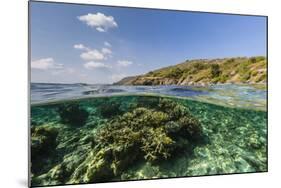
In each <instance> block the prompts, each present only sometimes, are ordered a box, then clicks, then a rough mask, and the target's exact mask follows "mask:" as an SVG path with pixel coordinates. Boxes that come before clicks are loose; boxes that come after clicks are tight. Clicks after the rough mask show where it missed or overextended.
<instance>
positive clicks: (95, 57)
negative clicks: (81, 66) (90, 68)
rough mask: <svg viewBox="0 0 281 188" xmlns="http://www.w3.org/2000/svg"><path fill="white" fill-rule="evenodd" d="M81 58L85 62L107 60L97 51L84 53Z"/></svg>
mask: <svg viewBox="0 0 281 188" xmlns="http://www.w3.org/2000/svg"><path fill="white" fill-rule="evenodd" d="M80 57H81V58H82V59H83V60H85V61H102V60H105V59H106V57H105V55H104V54H103V53H102V52H100V51H98V50H95V49H93V50H89V51H87V52H83V53H82V54H81V55H80Z"/></svg>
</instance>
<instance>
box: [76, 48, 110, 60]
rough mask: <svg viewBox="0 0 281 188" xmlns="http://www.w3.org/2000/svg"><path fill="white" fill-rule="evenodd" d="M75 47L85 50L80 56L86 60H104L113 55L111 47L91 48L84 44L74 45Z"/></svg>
mask: <svg viewBox="0 0 281 188" xmlns="http://www.w3.org/2000/svg"><path fill="white" fill-rule="evenodd" d="M73 47H74V48H75V49H79V50H84V52H83V53H82V54H81V55H80V57H81V58H82V59H83V60H84V61H103V60H106V59H107V58H108V57H111V54H112V51H111V50H110V49H109V48H102V49H101V50H97V49H91V48H89V47H87V46H84V45H83V44H75V45H73Z"/></svg>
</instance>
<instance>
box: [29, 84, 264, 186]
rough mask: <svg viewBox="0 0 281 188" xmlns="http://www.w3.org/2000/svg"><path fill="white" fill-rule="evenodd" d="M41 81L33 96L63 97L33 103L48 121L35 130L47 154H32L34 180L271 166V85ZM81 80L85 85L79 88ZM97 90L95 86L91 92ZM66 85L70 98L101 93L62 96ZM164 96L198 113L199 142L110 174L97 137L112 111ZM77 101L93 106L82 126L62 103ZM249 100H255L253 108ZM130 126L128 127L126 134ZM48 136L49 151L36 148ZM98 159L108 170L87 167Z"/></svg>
mask: <svg viewBox="0 0 281 188" xmlns="http://www.w3.org/2000/svg"><path fill="white" fill-rule="evenodd" d="M40 87H41V86H40ZM40 87H37V88H36V89H37V91H36V92H37V93H36V92H34V91H32V94H33V95H32V96H33V98H32V101H33V102H34V101H36V100H34V96H37V101H40V102H44V101H50V100H56V102H51V103H48V102H47V103H46V102H44V103H36V104H35V103H34V104H33V105H32V107H31V124H32V130H33V129H35V128H36V127H37V128H44V129H45V132H44V131H43V133H42V130H41V129H39V130H40V131H37V133H36V131H35V132H34V131H32V139H33V140H34V144H33V145H32V148H33V149H32V150H33V151H36V154H37V155H38V156H39V159H40V160H39V162H38V161H37V158H38V157H36V155H35V157H33V160H32V161H33V162H32V163H33V165H32V166H33V168H32V173H33V176H32V182H33V185H55V184H69V183H79V182H84V183H85V182H100V181H116V180H118V181H119V180H132V179H151V178H161V177H179V176H198V175H212V174H229V173H243V172H263V171H267V112H266V111H265V100H266V99H265V98H266V93H265V91H264V90H260V89H255V88H254V87H252V86H238V85H223V86H211V87H210V88H207V89H206V88H193V87H176V86H169V87H167V86H163V87H126V86H124V87H123V86H122V87H120V86H84V85H80V86H77V85H71V86H69V85H67V86H61V85H60V86H55V87H56V88H55V89H54V87H53V86H51V87H49V86H47V85H44V87H43V89H42V87H41V88H40ZM76 87H78V88H79V89H75V88H76ZM85 87H86V88H85ZM89 87H90V88H89ZM39 88H40V89H39ZM94 88H95V89H94ZM33 89H34V88H33ZM40 90H41V91H40ZM93 90H94V91H95V92H93V93H90V94H89V93H88V92H92V91H93ZM117 90H118V92H116V93H121V94H122V95H120V96H119V95H118V96H117V95H116V93H114V91H117ZM121 90H122V91H121ZM123 90H125V92H123ZM39 91H40V92H41V93H40V94H39ZM128 91H130V92H128ZM139 91H142V92H144V91H145V92H147V91H150V92H151V93H154V94H155V95H154V96H145V95H144V94H145V93H139ZM85 92H86V94H85ZM47 93H49V94H51V95H52V97H50V95H48V94H47ZM54 93H55V94H54ZM63 93H68V94H67V96H69V98H79V96H82V95H83V93H84V95H86V96H95V97H92V98H85V99H81V98H79V99H75V100H67V101H65V100H59V99H60V97H63ZM74 93H75V94H74ZM81 93H82V94H81ZM113 93H114V94H113ZM45 94H47V96H46V95H45ZM135 94H138V95H135ZM158 94H159V95H158ZM160 94H161V96H160ZM74 95H76V96H74ZM115 95H116V96H115ZM162 95H166V96H169V97H163V96H162ZM40 96H41V98H40ZM39 98H40V100H39ZM162 99H167V100H169V101H170V102H169V103H176V104H177V105H179V106H183V107H184V108H186V109H188V111H189V112H190V114H191V115H192V116H193V117H194V118H196V119H197V120H198V121H199V123H200V126H201V127H202V137H200V142H199V143H197V142H195V141H193V140H192V139H188V142H187V143H185V144H186V145H184V147H183V148H181V149H177V150H175V151H173V152H171V157H169V158H168V159H166V160H161V161H160V162H159V161H158V162H151V161H147V160H144V158H143V157H140V158H137V159H136V160H134V161H133V163H130V164H129V163H128V164H127V163H126V164H127V165H125V167H124V168H123V169H122V170H120V171H119V173H118V174H117V175H114V176H110V177H108V176H107V174H108V173H109V172H108V171H106V169H107V168H106V166H103V165H105V163H104V160H105V158H101V159H99V158H98V156H99V152H97V151H96V150H95V148H96V147H97V146H98V145H99V144H102V143H101V142H93V140H94V139H95V138H96V136H97V133H98V132H99V130H100V129H103V128H104V127H106V126H107V125H106V123H108V122H110V121H111V120H112V119H115V118H119V117H123V114H126V113H128V112H129V113H130V112H132V111H133V110H134V109H135V108H137V107H138V106H139V105H140V104H141V105H142V106H144V107H145V108H146V109H150V108H152V107H153V108H154V106H157V105H158V103H159V100H162ZM189 99H195V100H189ZM204 101H205V102H204ZM236 101H238V102H236ZM214 103H216V104H218V105H216V104H214ZM229 103H233V104H234V105H231V104H229ZM257 103H258V104H261V107H262V108H257V107H255V106H256V105H251V104H257ZM70 104H78V105H79V107H80V108H81V109H83V110H84V111H86V112H87V113H88V117H87V119H86V120H85V122H84V124H83V125H82V126H79V127H75V126H73V125H71V124H70V123H71V122H69V121H62V115H61V111H62V110H63V109H64V108H65V107H66V105H70ZM243 104H248V105H249V106H250V108H249V106H243ZM262 104H263V105H264V106H262ZM239 105H240V106H239ZM151 106H152V107H151ZM165 110H167V109H165V107H161V108H160V109H158V111H160V112H164V111H165ZM75 113H76V114H79V115H78V116H83V113H81V112H79V111H77V112H75ZM183 116H185V115H183ZM136 119H137V118H136ZM74 120H75V119H74ZM74 120H73V121H74ZM150 121H151V120H150ZM124 126H126V125H124ZM52 128H54V129H56V130H57V133H56V134H57V135H56V138H55V139H54V138H52V137H51V135H52V134H50V132H52V131H51V130H52ZM44 129H43V130H44ZM46 130H48V131H49V132H48V131H46ZM40 132H41V133H40ZM39 133H40V134H39ZM47 133H48V134H47ZM126 134H128V133H126ZM126 134H125V133H124V135H126ZM48 135H49V136H48ZM48 137H50V138H51V139H50V140H55V141H56V142H55V143H54V142H51V141H49V142H50V143H48V145H49V146H52V147H47V146H44V147H47V148H45V150H44V151H48V153H40V152H37V151H40V148H42V147H43V146H42V145H43V144H44V140H45V142H47V141H48V139H47V138H48ZM184 138H185V137H184ZM46 140H47V141H46ZM42 143H43V144H42ZM44 147H43V148H44ZM38 148H39V150H38ZM106 148H108V146H103V147H102V151H103V152H104V150H105V151H107V150H106ZM118 151H119V150H118ZM41 152H42V151H41ZM34 153H35V152H34ZM121 153H122V152H121ZM133 153H134V152H132V153H130V152H129V153H128V151H123V155H124V156H123V157H122V158H124V160H125V159H126V157H125V156H127V155H129V156H133ZM42 154H43V155H42ZM41 155H42V156H41ZM121 156H122V155H121ZM97 158H98V160H97ZM96 160H97V161H96ZM84 161H86V162H84ZM125 161H126V160H125ZM107 162H108V161H107ZM123 162H124V161H123ZM109 163H110V168H111V167H112V165H113V164H115V163H113V161H111V160H109ZM97 164H99V167H100V166H101V167H105V170H104V169H103V168H101V171H98V175H99V174H102V178H101V179H99V180H89V179H88V174H87V173H86V172H87V171H89V169H90V171H95V170H96V169H97V168H98V167H97V166H96V165H97ZM85 166H87V168H86V169H84V168H85ZM113 166H114V165H113ZM90 167H91V168H90ZM103 170H104V171H103ZM77 174H78V175H77Z"/></svg>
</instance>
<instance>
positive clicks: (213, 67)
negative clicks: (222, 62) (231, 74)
mask: <svg viewBox="0 0 281 188" xmlns="http://www.w3.org/2000/svg"><path fill="white" fill-rule="evenodd" d="M220 74H221V70H220V66H219V65H218V64H212V65H211V75H212V78H215V77H218V76H219V75H220Z"/></svg>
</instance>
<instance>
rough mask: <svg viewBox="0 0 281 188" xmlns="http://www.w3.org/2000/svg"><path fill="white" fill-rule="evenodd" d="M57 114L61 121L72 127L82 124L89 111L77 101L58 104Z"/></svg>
mask: <svg viewBox="0 0 281 188" xmlns="http://www.w3.org/2000/svg"><path fill="white" fill-rule="evenodd" d="M58 114H59V115H60V119H61V122H62V123H64V124H68V125H72V126H74V127H80V126H83V125H84V124H85V123H86V121H87V118H88V116H89V113H88V112H87V111H86V110H85V109H83V108H82V107H80V106H79V105H78V104H77V103H71V104H62V105H60V106H59V107H58Z"/></svg>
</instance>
